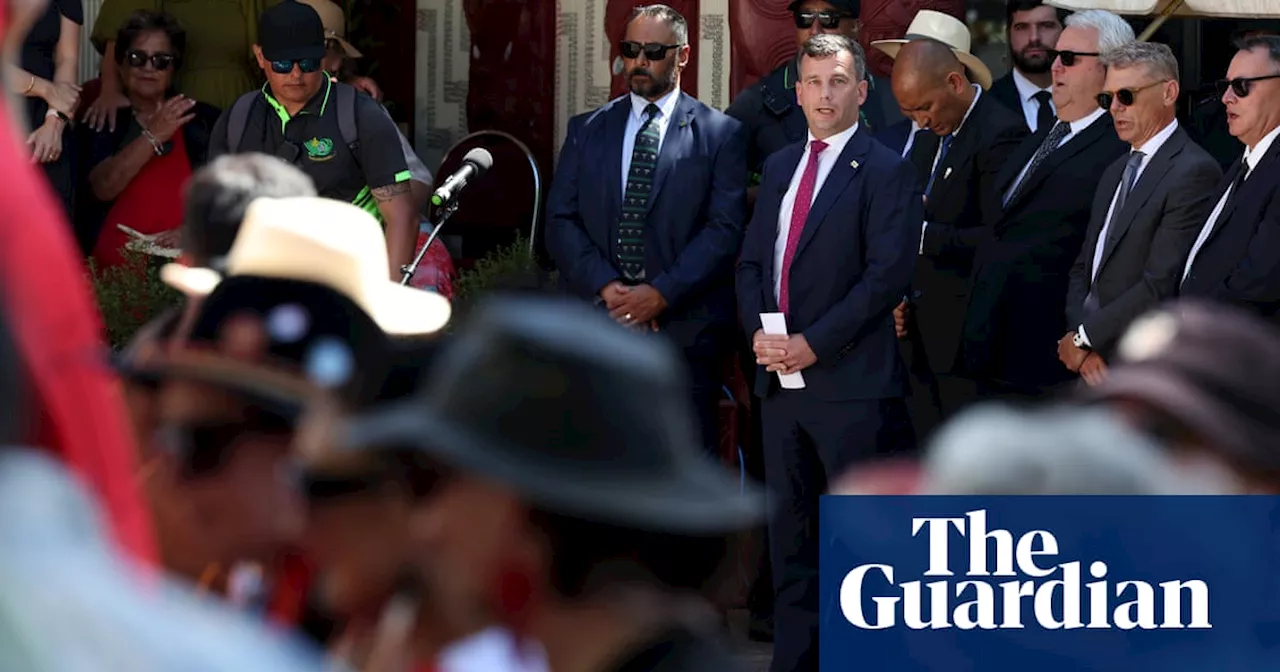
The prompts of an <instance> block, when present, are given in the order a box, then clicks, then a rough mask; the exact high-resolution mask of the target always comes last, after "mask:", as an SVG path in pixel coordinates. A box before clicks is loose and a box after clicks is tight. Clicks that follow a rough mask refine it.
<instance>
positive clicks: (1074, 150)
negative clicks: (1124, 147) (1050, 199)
mask: <svg viewBox="0 0 1280 672" xmlns="http://www.w3.org/2000/svg"><path fill="white" fill-rule="evenodd" d="M1114 132H1115V126H1114V123H1113V122H1112V121H1111V115H1109V114H1103V115H1102V117H1101V118H1099V119H1098V120H1096V121H1094V122H1093V123H1092V124H1090V125H1089V128H1086V129H1084V131H1083V132H1081V133H1080V134H1079V135H1076V136H1073V137H1070V138H1068V139H1067V143H1066V144H1065V145H1061V146H1060V147H1058V149H1057V150H1056V151H1054V152H1053V153H1052V154H1050V155H1049V158H1047V159H1045V160H1044V163H1042V164H1040V168H1039V169H1038V170H1036V171H1035V172H1034V173H1030V174H1028V175H1027V176H1026V178H1024V180H1023V185H1022V187H1021V188H1020V189H1018V197H1017V198H1015V199H1014V200H1012V201H1009V203H1008V205H1006V206H1005V210H1006V211H1008V210H1012V209H1013V207H1014V206H1015V205H1017V203H1018V201H1021V200H1022V199H1024V198H1027V197H1028V196H1030V195H1032V194H1034V193H1036V187H1038V186H1039V185H1040V183H1041V182H1044V181H1045V179H1047V178H1048V177H1049V175H1051V174H1053V171H1054V169H1055V168H1057V167H1058V166H1060V165H1062V164H1063V163H1065V162H1066V161H1067V160H1068V159H1070V158H1071V157H1073V156H1075V155H1076V154H1079V153H1080V152H1083V151H1084V150H1086V149H1088V148H1089V147H1092V146H1093V144H1094V143H1095V142H1097V141H1099V140H1101V139H1102V138H1103V136H1104V135H1105V134H1107V133H1114ZM1046 135H1048V134H1047V133H1046ZM1036 136H1037V137H1039V134H1038V133H1037V134H1036ZM1042 140H1043V139H1042ZM1037 147H1038V145H1037ZM1032 153H1033V154H1034V151H1033V152H1032ZM1018 171H1019V172H1021V171H1022V166H1019V167H1018Z"/></svg>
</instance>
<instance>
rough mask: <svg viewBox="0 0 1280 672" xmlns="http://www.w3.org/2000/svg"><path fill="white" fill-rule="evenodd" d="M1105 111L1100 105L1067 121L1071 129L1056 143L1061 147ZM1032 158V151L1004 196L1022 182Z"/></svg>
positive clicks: (1033, 154) (1033, 156)
mask: <svg viewBox="0 0 1280 672" xmlns="http://www.w3.org/2000/svg"><path fill="white" fill-rule="evenodd" d="M1106 113H1107V111H1106V110H1104V109H1102V108H1101V107H1099V108H1098V109H1096V110H1094V111H1093V112H1092V113H1090V114H1089V116H1087V117H1085V118H1083V119H1077V120H1075V121H1071V122H1067V124H1068V125H1069V126H1070V128H1071V130H1070V131H1069V132H1068V133H1067V134H1066V135H1064V136H1062V141H1061V142H1059V143H1058V147H1061V146H1063V145H1065V144H1067V143H1068V142H1071V139H1072V138H1074V137H1076V136H1077V135H1080V134H1081V133H1083V132H1084V131H1085V129H1087V128H1089V127H1090V126H1092V125H1093V122H1095V121H1097V120H1099V119H1101V118H1102V115H1104V114H1106ZM1037 132H1038V131H1037ZM1036 151H1039V150H1038V149H1037V150H1036ZM1034 158H1035V153H1034V152H1033V153H1032V154H1031V158H1030V159H1027V163H1026V165H1024V166H1022V172H1019V173H1018V179H1016V180H1014V181H1013V184H1010V185H1009V189H1008V190H1007V191H1005V192H1004V195H1005V196H1006V197H1007V196H1008V195H1009V194H1011V193H1013V190H1014V189H1015V188H1017V186H1018V185H1019V184H1022V180H1023V178H1025V177H1026V176H1027V169H1028V168H1030V167H1031V159H1034Z"/></svg>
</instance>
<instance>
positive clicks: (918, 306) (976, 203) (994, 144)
mask: <svg viewBox="0 0 1280 672" xmlns="http://www.w3.org/2000/svg"><path fill="white" fill-rule="evenodd" d="M1026 136H1027V130H1026V124H1025V123H1023V121H1022V117H1021V115H1016V116H1015V115H1014V114H1013V113H1012V112H1010V111H1009V110H1007V109H1005V108H1004V107H1003V106H1002V105H1001V104H1000V103H999V102H998V101H996V100H995V99H994V98H993V97H991V96H990V95H987V94H983V95H981V96H980V97H979V98H978V102H977V103H975V104H974V107H973V111H972V112H970V113H969V118H968V119H966V120H965V122H964V125H963V126H961V128H960V131H959V132H958V133H956V135H955V138H954V139H953V140H952V143H951V148H950V150H949V151H948V152H947V155H946V156H945V157H943V159H942V160H941V161H939V162H938V167H937V171H936V174H937V178H936V179H935V181H934V183H933V189H932V191H931V192H930V193H929V195H928V197H926V199H925V206H924V221H925V222H926V223H927V224H926V225H925V229H924V240H923V249H922V251H921V253H920V258H919V260H918V261H917V263H916V275H915V285H914V289H915V291H914V292H913V294H912V301H913V303H914V306H915V324H916V328H917V329H919V331H920V336H921V338H922V340H923V342H924V348H925V353H926V356H927V357H928V360H929V367H930V369H931V370H932V371H934V372H935V373H947V372H950V371H951V370H952V368H953V367H954V365H955V361H956V353H957V352H959V350H960V332H961V329H962V328H963V327H964V313H965V307H966V304H967V303H968V297H969V280H970V272H971V271H972V268H973V257H974V253H975V252H976V251H977V249H978V245H979V244H980V243H981V242H982V241H983V240H984V239H986V238H988V237H989V236H990V235H991V227H992V226H993V225H994V224H995V222H996V220H998V219H999V218H1000V216H1001V214H1002V209H1001V207H1000V193H999V187H998V185H997V184H996V181H997V180H998V179H999V174H1000V171H1001V170H1003V169H1004V165H1005V163H1006V162H1007V161H1008V160H1009V156H1010V155H1011V154H1012V153H1013V152H1014V151H1015V150H1016V149H1017V148H1018V146H1019V145H1020V144H1021V143H1022V141H1023V140H1024V139H1025V138H1026ZM930 139H931V140H932V142H928V143H925V142H922V141H920V142H919V144H917V145H916V146H914V147H912V151H911V161H912V163H913V164H915V167H916V170H917V172H918V174H919V175H920V180H921V182H920V184H921V187H922V188H923V187H924V186H925V185H927V184H928V182H929V175H930V173H931V172H933V159H934V156H935V155H936V154H937V146H938V141H937V136H932V138H930Z"/></svg>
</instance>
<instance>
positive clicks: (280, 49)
mask: <svg viewBox="0 0 1280 672" xmlns="http://www.w3.org/2000/svg"><path fill="white" fill-rule="evenodd" d="M258 46H259V47H260V48H261V49H262V55H263V57H265V58H266V59H267V60H268V61H299V60H302V59H305V58H317V59H318V58H324V23H323V22H321V21H320V15H319V14H317V13H316V10H314V9H312V8H311V7H310V6H309V5H304V4H302V3H300V2H297V0H285V1H284V2H282V3H280V4H278V5H276V6H275V7H272V8H270V9H268V10H266V11H265V12H263V13H262V18H261V19H259V21H258Z"/></svg>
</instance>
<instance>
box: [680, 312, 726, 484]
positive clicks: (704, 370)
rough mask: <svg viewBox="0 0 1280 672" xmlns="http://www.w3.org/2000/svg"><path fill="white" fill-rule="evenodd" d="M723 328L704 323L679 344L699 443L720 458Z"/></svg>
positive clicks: (708, 452)
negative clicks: (694, 414) (681, 346)
mask: <svg viewBox="0 0 1280 672" xmlns="http://www.w3.org/2000/svg"><path fill="white" fill-rule="evenodd" d="M726 334H727V330H725V329H724V328H722V327H719V326H715V325H713V326H708V327H706V328H705V329H703V330H702V331H700V332H698V334H697V335H696V336H695V337H694V338H693V339H692V340H691V342H689V343H688V344H687V345H685V346H684V347H683V348H681V350H682V352H683V354H684V360H685V364H686V365H687V366H688V370H689V381H690V383H691V384H692V387H693V407H694V412H695V413H696V414H697V418H698V428H699V430H700V431H701V437H702V447H703V450H705V451H706V452H707V454H708V455H710V456H711V457H712V458H714V459H715V460H716V461H717V462H718V461H719V460H720V400H721V399H722V398H723V397H724V381H723V380H722V379H723V377H724V370H723V367H724V357H725V354H726V350H725V347H726V343H727V342H728V341H727V338H726Z"/></svg>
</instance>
